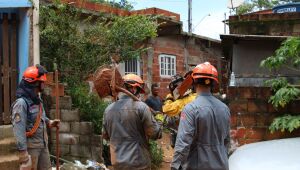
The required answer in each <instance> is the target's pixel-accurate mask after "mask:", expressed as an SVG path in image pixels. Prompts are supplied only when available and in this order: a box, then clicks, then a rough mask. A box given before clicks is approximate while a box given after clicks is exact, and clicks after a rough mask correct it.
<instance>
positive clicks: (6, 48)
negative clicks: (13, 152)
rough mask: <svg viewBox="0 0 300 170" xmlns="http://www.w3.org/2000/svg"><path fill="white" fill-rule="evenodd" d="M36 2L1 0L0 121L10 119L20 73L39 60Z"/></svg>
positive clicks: (37, 2) (5, 121) (36, 0)
mask: <svg viewBox="0 0 300 170" xmlns="http://www.w3.org/2000/svg"><path fill="white" fill-rule="evenodd" d="M38 4H39V1H38V0H33V1H31V0H9V1H0V30H1V31H0V41H1V43H0V44H1V47H0V49H1V50H0V60H1V65H0V67H1V69H0V70H1V74H0V125H1V124H9V123H10V117H9V116H10V113H9V110H10V105H11V103H12V102H13V101H14V99H15V91H16V87H17V84H18V82H19V81H20V80H21V78H22V74H21V73H23V71H24V70H25V69H26V68H27V67H28V66H29V65H32V64H37V63H39V48H38V47H39V33H38V27H37V23H38ZM33 6H37V8H33Z"/></svg>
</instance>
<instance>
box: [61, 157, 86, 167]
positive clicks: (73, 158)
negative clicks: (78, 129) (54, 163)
mask: <svg viewBox="0 0 300 170" xmlns="http://www.w3.org/2000/svg"><path fill="white" fill-rule="evenodd" d="M61 158H63V159H65V160H67V161H70V162H74V161H75V160H80V156H72V155H70V154H69V155H63V156H62V157H61ZM82 163H85V162H82ZM66 170H67V169H66Z"/></svg>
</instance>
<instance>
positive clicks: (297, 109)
mask: <svg viewBox="0 0 300 170" xmlns="http://www.w3.org/2000/svg"><path fill="white" fill-rule="evenodd" d="M288 112H289V113H291V114H299V113H300V100H295V101H293V102H291V103H290V104H289V106H288Z"/></svg>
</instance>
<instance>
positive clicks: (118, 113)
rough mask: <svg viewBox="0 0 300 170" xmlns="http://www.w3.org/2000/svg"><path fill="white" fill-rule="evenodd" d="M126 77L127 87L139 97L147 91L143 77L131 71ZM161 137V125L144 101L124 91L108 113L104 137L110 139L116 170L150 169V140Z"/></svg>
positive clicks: (104, 123) (104, 125) (105, 115)
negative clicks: (133, 97) (137, 99)
mask: <svg viewBox="0 0 300 170" xmlns="http://www.w3.org/2000/svg"><path fill="white" fill-rule="evenodd" d="M123 79H124V82H125V87H126V89H127V90H128V91H130V92H131V93H132V94H134V95H135V96H139V94H140V93H143V92H144V89H143V86H144V82H143V81H142V79H141V78H140V77H139V76H137V75H135V74H127V75H125V76H124V77H123ZM160 137H161V128H160V126H159V125H158V124H157V122H156V121H155V119H154V117H153V116H152V114H151V111H150V108H149V107H148V106H147V105H146V104H145V103H144V102H141V101H134V100H133V99H132V98H131V97H130V96H128V95H126V94H121V96H120V98H119V100H118V101H116V102H114V103H112V104H110V105H109V106H108V107H107V108H106V110H105V112H104V120H103V138H104V139H107V140H109V141H110V154H111V162H112V165H113V168H114V170H122V169H124V170H131V169H135V170H146V169H150V168H151V158H150V152H149V146H148V139H158V138H160Z"/></svg>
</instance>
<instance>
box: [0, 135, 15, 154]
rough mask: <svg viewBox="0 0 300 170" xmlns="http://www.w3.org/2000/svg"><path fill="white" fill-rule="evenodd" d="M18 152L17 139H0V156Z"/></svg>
mask: <svg viewBox="0 0 300 170" xmlns="http://www.w3.org/2000/svg"><path fill="white" fill-rule="evenodd" d="M12 153H17V148H16V139H15V138H14V137H11V138H5V139H1V140H0V156H5V155H9V154H12Z"/></svg>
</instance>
